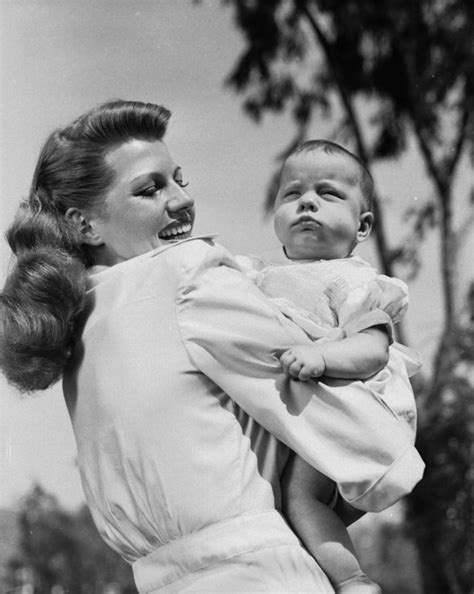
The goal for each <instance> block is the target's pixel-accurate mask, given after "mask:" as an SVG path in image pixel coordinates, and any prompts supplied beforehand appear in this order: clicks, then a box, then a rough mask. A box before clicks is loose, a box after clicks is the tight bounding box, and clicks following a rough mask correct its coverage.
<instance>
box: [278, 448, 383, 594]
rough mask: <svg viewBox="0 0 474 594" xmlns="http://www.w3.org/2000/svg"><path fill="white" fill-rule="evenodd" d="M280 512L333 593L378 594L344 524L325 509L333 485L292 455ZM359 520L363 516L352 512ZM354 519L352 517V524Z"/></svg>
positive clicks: (354, 517) (283, 478) (283, 481)
mask: <svg viewBox="0 0 474 594" xmlns="http://www.w3.org/2000/svg"><path fill="white" fill-rule="evenodd" d="M281 486H282V502H283V512H284V514H285V516H286V518H287V520H288V522H289V523H290V524H291V526H292V527H293V529H294V530H295V532H296V533H297V534H298V536H299V537H300V538H301V540H302V541H303V543H304V545H305V546H306V548H307V549H308V551H309V552H310V553H311V555H313V557H314V558H315V559H316V560H317V561H318V563H319V564H320V565H321V568H322V569H323V571H324V572H325V573H326V574H327V576H328V578H329V580H330V581H331V583H332V584H333V586H334V588H335V589H336V592H340V593H341V594H342V593H343V592H347V594H349V592H351V591H353V590H352V589H351V588H352V587H355V588H356V589H355V590H354V592H355V591H357V592H360V593H361V594H362V593H364V594H369V593H370V594H372V593H373V594H377V593H380V589H379V587H378V586H377V585H376V584H374V583H373V582H371V581H370V580H369V579H368V578H367V576H365V574H364V573H363V572H362V570H361V568H360V565H359V561H358V559H357V555H356V552H355V550H354V546H353V544H352V541H351V539H350V536H349V534H348V532H347V530H346V527H345V524H344V522H343V520H342V519H341V518H340V517H339V516H338V515H337V514H336V512H335V511H334V510H332V509H330V508H329V507H328V503H329V502H330V501H331V499H332V498H333V496H334V494H335V492H336V490H335V489H336V486H335V484H334V483H333V482H332V481H331V480H329V479H328V478H327V477H325V476H324V475H323V474H321V473H320V472H318V471H317V470H315V469H314V468H312V467H311V466H309V464H307V463H306V462H305V461H304V460H302V459H301V458H300V457H299V456H296V455H295V454H293V455H292V457H291V458H290V460H289V462H288V464H287V466H286V468H285V471H284V474H283V477H282V484H281ZM353 511H354V513H357V516H358V517H360V516H361V515H363V512H360V511H358V510H353ZM355 519H356V516H355V515H354V516H353V517H352V520H355Z"/></svg>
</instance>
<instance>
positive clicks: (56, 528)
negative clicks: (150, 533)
mask: <svg viewBox="0 0 474 594" xmlns="http://www.w3.org/2000/svg"><path fill="white" fill-rule="evenodd" d="M18 525H19V533H20V539H19V543H18V550H17V552H16V554H15V555H14V556H13V557H12V558H11V559H10V560H9V564H8V565H9V575H8V581H9V584H10V585H11V587H12V588H15V587H17V586H20V585H26V584H28V585H29V586H31V587H32V590H31V591H32V592H35V594H49V593H50V592H52V591H54V590H58V591H63V592H67V594H89V593H90V592H96V593H97V594H99V593H100V592H106V591H109V592H112V591H113V592H115V593H116V594H119V593H120V594H133V593H135V592H136V590H135V587H134V585H133V577H132V572H131V569H130V567H129V566H128V565H127V564H126V563H125V562H124V561H122V560H121V559H120V558H119V557H118V555H117V554H116V553H114V552H113V551H112V550H111V549H109V547H108V546H107V545H106V544H105V543H104V542H103V541H102V539H101V538H100V536H99V534H98V532H97V530H96V528H95V526H94V524H93V522H92V518H91V516H90V513H89V511H88V509H87V508H86V507H83V508H81V509H80V510H79V511H78V512H76V513H69V512H66V511H65V510H63V509H62V508H61V507H60V505H59V504H58V501H57V499H56V498H55V497H54V496H53V495H51V494H49V493H47V492H46V491H44V489H43V488H42V487H40V486H39V485H35V486H33V488H32V489H31V491H30V492H29V493H28V494H27V495H26V496H25V498H24V499H23V501H22V503H21V506H20V510H19V514H18Z"/></svg>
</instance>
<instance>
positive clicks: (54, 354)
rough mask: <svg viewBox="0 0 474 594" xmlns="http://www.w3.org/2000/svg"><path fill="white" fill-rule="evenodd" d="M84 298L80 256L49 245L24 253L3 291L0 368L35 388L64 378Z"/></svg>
mask: <svg viewBox="0 0 474 594" xmlns="http://www.w3.org/2000/svg"><path fill="white" fill-rule="evenodd" d="M85 302H86V272H85V267H84V264H83V263H82V262H81V260H80V259H78V258H77V257H75V256H72V255H71V254H69V253H67V252H66V251H63V250H58V249H48V248H46V247H43V248H38V249H35V250H31V251H29V252H24V253H23V254H22V255H20V257H19V258H18V260H17V262H16V264H15V266H14V268H13V270H12V272H11V274H10V276H9V277H8V279H7V282H6V284H5V287H4V290H3V293H2V294H1V295H0V311H1V324H2V328H1V333H0V340H1V343H0V366H1V368H2V370H3V373H4V374H5V376H6V378H7V380H8V381H9V382H10V383H11V384H13V385H14V386H16V387H17V388H18V389H19V390H20V391H22V392H31V391H34V390H43V389H45V388H48V387H49V386H50V385H52V384H53V383H55V382H56V381H57V380H58V379H59V378H60V377H61V374H62V371H63V369H64V366H65V365H66V363H67V361H68V359H69V357H70V354H71V351H72V348H73V345H74V338H75V332H76V326H77V321H78V317H79V315H80V314H81V312H82V311H83V310H84V307H85Z"/></svg>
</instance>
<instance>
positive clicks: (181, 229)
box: [158, 221, 192, 240]
mask: <svg viewBox="0 0 474 594" xmlns="http://www.w3.org/2000/svg"><path fill="white" fill-rule="evenodd" d="M191 229H192V225H191V223H189V222H184V221H181V222H177V223H172V224H171V225H168V226H167V227H166V228H165V229H163V230H162V231H160V232H159V233H158V237H159V238H160V239H165V240H169V239H186V238H187V237H189V236H190V233H191Z"/></svg>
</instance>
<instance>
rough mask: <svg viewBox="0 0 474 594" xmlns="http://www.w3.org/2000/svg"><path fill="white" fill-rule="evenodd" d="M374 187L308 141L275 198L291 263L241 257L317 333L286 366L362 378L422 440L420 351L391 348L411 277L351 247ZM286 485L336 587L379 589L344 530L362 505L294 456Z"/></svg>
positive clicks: (367, 223)
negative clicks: (394, 273)
mask: <svg viewBox="0 0 474 594" xmlns="http://www.w3.org/2000/svg"><path fill="white" fill-rule="evenodd" d="M372 195H373V180H372V177H371V175H370V173H369V172H368V170H367V169H366V167H365V165H364V164H363V163H362V161H360V159H359V158H358V157H356V156H355V155H353V154H352V153H351V152H349V151H347V150H346V149H344V148H343V147H341V146H339V145H337V144H335V143H332V142H329V141H325V140H315V141H308V142H305V143H304V144H302V145H300V146H299V147H298V148H296V149H295V150H294V151H293V152H292V153H291V154H290V155H289V156H288V158H287V159H286V161H285V163H284V164H283V167H282V171H281V174H280V180H279V188H278V192H277V196H276V201H275V207H274V225H275V232H276V235H277V237H278V239H279V240H280V242H281V243H282V245H283V252H284V258H283V262H281V263H278V264H275V263H273V264H268V263H267V264H263V263H262V262H260V261H256V260H251V259H249V260H247V261H245V259H244V260H241V262H242V263H243V265H244V267H245V266H246V267H247V269H250V275H251V276H252V277H253V280H254V281H255V282H256V284H257V285H258V286H259V287H260V288H261V289H262V291H263V292H264V293H265V294H266V295H267V296H268V297H271V298H272V299H273V300H274V302H275V303H276V304H277V306H278V307H279V308H280V310H281V311H282V312H283V313H284V314H285V315H286V316H288V317H290V318H291V319H293V320H294V321H295V322H296V323H298V324H299V325H300V326H301V327H302V328H303V329H304V330H305V331H306V333H307V334H308V335H309V336H310V337H311V338H312V339H313V340H315V342H314V343H313V344H312V345H309V346H307V345H305V346H299V347H293V348H291V349H290V350H288V351H286V352H285V353H284V354H283V355H282V356H281V358H280V362H281V365H282V368H283V370H284V372H285V373H286V374H287V375H288V376H289V377H291V378H294V379H298V380H301V381H306V380H308V379H310V378H323V380H324V381H326V378H339V379H354V380H364V383H365V385H366V387H367V389H369V390H370V391H371V392H372V393H373V396H374V398H377V399H380V400H381V401H383V402H384V403H386V404H387V407H390V408H391V409H392V410H393V411H394V414H397V415H398V416H399V418H400V423H401V424H403V425H404V426H405V428H406V431H407V432H408V434H409V435H411V438H412V439H414V434H415V425H416V412H415V411H416V409H415V403H414V397H413V392H412V389H411V385H410V382H409V379H408V378H409V375H412V374H413V373H414V372H415V371H417V369H418V368H419V363H418V358H417V355H416V353H415V352H414V351H411V350H410V349H406V348H405V347H402V346H401V345H392V346H390V347H389V344H390V342H391V339H392V324H393V323H395V322H397V321H399V319H400V317H401V315H402V314H403V313H404V312H405V310H406V307H407V303H408V296H407V290H406V285H405V284H404V283H403V282H401V281H399V280H397V279H392V278H389V277H387V276H383V275H378V274H377V272H376V271H375V270H374V269H373V268H372V267H371V266H370V265H369V264H367V263H366V262H364V261H363V260H362V259H360V258H358V257H357V256H353V255H352V252H353V250H354V248H355V247H356V246H357V245H358V244H359V243H361V242H363V241H365V240H366V239H367V238H368V237H369V234H370V232H371V229H372V225H373V221H374V215H373V213H372V211H371V203H372ZM329 381H331V380H329ZM357 406H358V403H357V401H354V407H357ZM376 422H377V419H374V423H376ZM389 438H390V436H387V439H389ZM282 490H283V502H284V503H283V505H284V512H285V514H286V517H287V518H288V520H289V522H290V523H291V524H292V525H293V527H294V529H295V530H296V532H297V533H298V534H299V536H300V537H301V539H302V540H303V542H304V543H305V545H306V547H307V548H308V550H309V551H310V552H311V554H313V555H314V557H315V558H316V559H317V561H318V562H319V563H320V565H321V567H322V568H323V570H324V571H325V572H326V574H327V575H328V577H329V579H330V580H331V582H332V583H333V585H334V587H335V589H336V592H338V593H344V594H349V593H350V594H375V593H378V592H380V588H379V587H378V586H377V585H376V584H374V583H373V582H372V581H371V580H370V579H369V578H368V577H367V576H366V575H365V574H364V573H363V572H362V570H361V568H360V565H359V562H358V560H357V557H356V554H355V551H354V548H353V545H352V543H351V539H350V537H349V535H348V533H347V530H346V525H348V524H350V523H352V522H353V521H355V520H356V519H358V518H359V517H360V516H361V515H362V512H359V511H358V510H355V509H354V508H351V507H350V506H349V504H347V503H346V502H345V501H343V500H342V499H341V498H340V497H339V498H338V496H337V490H336V488H335V485H334V484H333V483H332V482H331V481H330V480H329V479H328V478H327V477H325V476H324V475H323V474H321V473H319V472H318V471H316V470H314V469H312V468H310V467H309V466H308V465H307V464H306V463H305V462H304V461H303V460H301V459H300V458H298V457H296V456H294V457H293V458H292V459H291V460H290V462H289V464H288V465H287V468H286V470H285V475H284V477H283V481H282Z"/></svg>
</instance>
